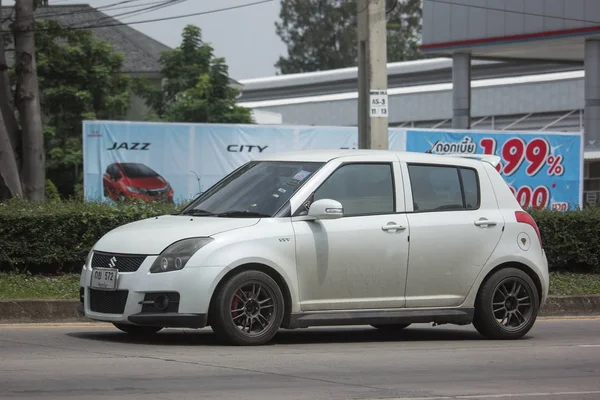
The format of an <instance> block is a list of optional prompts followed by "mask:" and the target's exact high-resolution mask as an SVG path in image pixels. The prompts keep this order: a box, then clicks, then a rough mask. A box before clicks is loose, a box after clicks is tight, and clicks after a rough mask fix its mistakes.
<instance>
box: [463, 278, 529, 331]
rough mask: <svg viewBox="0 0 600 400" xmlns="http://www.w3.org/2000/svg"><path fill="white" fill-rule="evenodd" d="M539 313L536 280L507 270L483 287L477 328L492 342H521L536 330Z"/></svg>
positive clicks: (480, 295) (479, 299)
mask: <svg viewBox="0 0 600 400" xmlns="http://www.w3.org/2000/svg"><path fill="white" fill-rule="evenodd" d="M538 310H539V294H538V290H537V288H536V286H535V283H534V282H533V280H532V279H531V278H530V277H529V275H527V274H526V273H525V272H523V271H521V270H520V269H516V268H505V269H501V270H499V271H498V272H496V273H494V275H492V276H491V277H490V278H489V279H488V280H487V281H486V282H485V283H484V285H483V286H482V287H481V290H480V293H479V295H478V297H477V300H476V304H475V316H474V319H473V325H474V326H475V329H477V331H478V332H479V333H481V334H482V335H483V336H485V337H487V338H488V339H499V340H506V339H519V338H521V337H523V336H524V335H525V334H527V332H529V330H530V329H531V328H532V327H533V324H534V323H535V320H536V318H537V314H538Z"/></svg>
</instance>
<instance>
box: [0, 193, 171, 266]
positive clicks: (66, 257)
mask: <svg viewBox="0 0 600 400" xmlns="http://www.w3.org/2000/svg"><path fill="white" fill-rule="evenodd" d="M174 211H175V207H174V206H171V205H167V204H163V203H152V204H147V203H143V202H137V203H136V202H134V203H125V204H121V205H119V206H112V205H109V204H106V203H80V202H75V201H49V202H46V203H43V204H38V205H35V204H31V203H26V202H22V201H9V202H5V203H0V271H14V270H21V271H23V270H28V271H31V272H75V271H77V272H78V271H80V270H81V266H82V265H83V263H84V262H85V258H86V256H87V254H88V252H89V250H90V248H91V247H92V246H93V245H94V243H95V242H96V241H97V240H98V239H100V238H101V237H102V236H103V235H104V234H105V233H107V232H108V231H110V230H112V229H114V228H116V227H118V226H120V225H124V224H126V223H129V222H133V221H137V220H141V219H144V218H151V217H154V216H157V215H163V214H169V213H172V212H174Z"/></svg>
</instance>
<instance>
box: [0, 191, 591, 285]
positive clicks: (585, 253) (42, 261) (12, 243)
mask: <svg viewBox="0 0 600 400" xmlns="http://www.w3.org/2000/svg"><path fill="white" fill-rule="evenodd" d="M173 211H175V207H174V206H169V205H167V204H160V203H153V204H147V203H141V202H140V203H126V204H121V205H119V206H112V205H108V204H101V203H79V202H74V201H71V202H63V201H49V202H46V203H44V204H41V205H34V204H30V203H25V202H21V201H9V202H6V203H0V270H4V271H10V270H21V271H22V270H29V271H32V272H66V271H72V272H78V271H79V270H80V269H81V265H82V263H83V262H84V261H85V257H86V255H87V253H88V251H89V249H90V248H91V247H92V246H93V244H94V243H95V242H96V241H97V240H98V239H99V238H100V237H102V236H103V235H104V234H105V233H106V232H108V231H110V230H111V229H113V228H116V227H117V226H120V225H123V224H126V223H129V222H132V221H136V220H140V219H144V218H150V217H153V216H156V215H162V214H168V213H171V212H173ZM532 215H533V216H534V218H535V220H536V221H537V223H538V225H539V227H540V231H541V233H542V240H543V242H544V247H545V248H546V251H547V255H548V260H549V263H550V268H551V269H552V270H562V271H567V270H568V271H577V272H597V273H600V208H586V209H584V210H582V211H572V212H568V213H560V212H551V211H535V212H533V213H532Z"/></svg>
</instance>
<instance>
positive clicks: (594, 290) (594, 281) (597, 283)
mask: <svg viewBox="0 0 600 400" xmlns="http://www.w3.org/2000/svg"><path fill="white" fill-rule="evenodd" d="M577 294H600V274H577V273H571V272H552V273H551V274H550V295H551V296H570V295H577Z"/></svg>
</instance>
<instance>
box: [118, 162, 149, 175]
mask: <svg viewBox="0 0 600 400" xmlns="http://www.w3.org/2000/svg"><path fill="white" fill-rule="evenodd" d="M121 169H122V170H123V173H124V174H125V176H127V177H128V178H152V177H154V176H158V174H157V173H156V172H155V171H154V170H152V169H151V168H149V167H147V166H145V165H144V164H131V163H122V164H121Z"/></svg>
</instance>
